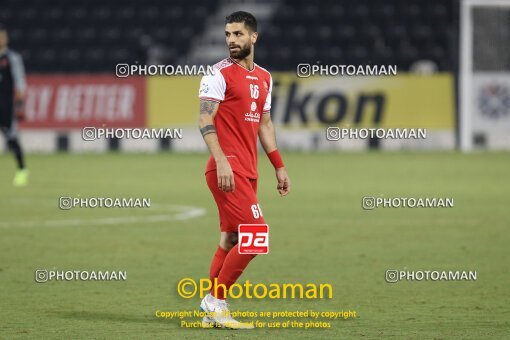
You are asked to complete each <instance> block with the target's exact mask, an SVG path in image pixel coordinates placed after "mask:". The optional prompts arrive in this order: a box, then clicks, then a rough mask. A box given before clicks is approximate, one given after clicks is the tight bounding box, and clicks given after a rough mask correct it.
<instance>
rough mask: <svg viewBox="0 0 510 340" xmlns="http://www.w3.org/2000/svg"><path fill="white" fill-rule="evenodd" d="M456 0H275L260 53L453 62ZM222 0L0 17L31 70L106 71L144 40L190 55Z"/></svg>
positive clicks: (34, 9) (134, 55) (32, 6)
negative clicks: (189, 51)
mask: <svg viewBox="0 0 510 340" xmlns="http://www.w3.org/2000/svg"><path fill="white" fill-rule="evenodd" d="M456 1H457V0H427V1H423V0H385V1H378V0H356V1H352V0H324V1H320V2H319V1H308V0H281V1H280V2H279V4H278V5H277V7H276V10H275V12H274V13H273V15H272V17H271V18H269V19H270V20H269V22H267V21H266V22H264V25H263V26H262V25H261V27H260V32H261V35H260V37H259V42H258V45H257V62H258V63H259V64H261V65H264V66H266V67H267V68H269V69H271V70H293V69H295V65H296V63H302V62H317V61H320V62H321V63H324V64H328V63H335V64H342V63H344V64H345V63H353V64H363V63H372V64H377V63H379V64H380V63H385V64H388V63H389V64H397V65H398V67H399V69H400V70H405V69H407V68H408V67H409V65H411V64H412V63H413V62H414V61H416V60H419V59H430V60H433V61H435V62H436V63H437V64H438V65H439V69H440V70H441V71H448V70H452V68H453V67H454V65H453V60H454V59H455V58H454V55H453V53H454V52H453V51H455V47H454V46H452V44H451V43H450V42H451V41H453V37H454V35H455V34H456V23H455V20H454V17H455V11H454V6H455V5H456ZM218 3H219V0H211V1H209V0H208V1H205V0H204V1H190V0H172V1H167V0H145V1H138V0H110V1H106V0H73V1H68V0H45V1H39V0H23V1H19V0H3V4H2V9H1V10H0V22H2V23H4V24H5V25H6V26H7V27H8V28H9V34H10V37H11V46H12V47H13V48H14V49H18V50H19V51H20V52H22V54H23V55H24V57H25V62H26V66H27V69H28V70H29V71H31V72H38V73H44V72H112V67H114V65H115V64H116V63H122V62H126V63H133V62H135V61H137V62H144V61H145V60H144V58H146V48H147V45H148V44H149V45H150V44H157V45H158V46H164V47H165V48H166V50H167V51H168V52H167V57H168V58H169V60H171V61H176V60H178V58H180V57H183V56H185V55H186V53H187V51H188V50H189V48H190V43H191V41H192V40H193V39H192V38H193V37H195V36H196V35H198V34H201V33H203V30H204V23H205V21H206V19H207V17H208V16H210V15H212V14H214V13H215V10H216V9H217V8H218V6H219V5H218Z"/></svg>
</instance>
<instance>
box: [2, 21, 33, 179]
mask: <svg viewBox="0 0 510 340" xmlns="http://www.w3.org/2000/svg"><path fill="white" fill-rule="evenodd" d="M8 42H9V38H8V35H7V29H6V27H5V26H3V25H2V24H0V130H2V133H3V134H4V136H5V137H6V139H7V146H8V147H9V150H11V151H12V153H13V154H14V156H15V157H16V162H17V167H18V170H17V172H16V175H15V177H14V181H13V182H14V185H15V186H25V185H27V184H28V170H27V169H26V168H25V162H24V159H23V151H22V149H21V145H20V143H19V139H18V133H17V129H16V125H17V120H18V118H23V105H24V101H25V94H26V87H27V86H26V79H25V68H24V66H23V60H22V58H21V56H20V55H19V54H18V53H16V52H14V51H12V50H10V49H9V48H8V47H7V44H8Z"/></svg>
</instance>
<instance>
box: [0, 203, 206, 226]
mask: <svg viewBox="0 0 510 340" xmlns="http://www.w3.org/2000/svg"><path fill="white" fill-rule="evenodd" d="M153 207H154V205H153V206H152V207H151V208H153ZM157 207H160V208H163V209H165V208H166V209H168V208H170V209H171V210H179V211H176V212H174V213H173V214H158V215H146V216H126V217H103V218H95V219H86V218H79V219H67V220H65V219H61V220H43V221H19V222H0V228H4V229H6V228H13V227H14V228H18V227H23V228H30V227H66V226H76V225H85V224H86V225H112V224H129V223H156V222H168V221H184V220H188V219H192V218H197V217H200V216H203V215H205V214H206V211H205V209H202V208H198V207H191V206H185V205H166V206H163V205H158V206H157ZM75 209H79V208H75ZM166 209H165V210H166ZM64 213H65V212H64Z"/></svg>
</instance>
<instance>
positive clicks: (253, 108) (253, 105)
mask: <svg viewBox="0 0 510 340" xmlns="http://www.w3.org/2000/svg"><path fill="white" fill-rule="evenodd" d="M251 110H252V111H257V103H255V102H251Z"/></svg>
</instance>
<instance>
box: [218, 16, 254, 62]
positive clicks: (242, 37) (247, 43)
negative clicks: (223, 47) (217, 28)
mask: <svg viewBox="0 0 510 340" xmlns="http://www.w3.org/2000/svg"><path fill="white" fill-rule="evenodd" d="M225 38H226V41H227V47H228V49H229V52H230V57H232V58H234V59H244V58H246V57H247V56H249V55H250V53H251V51H252V48H253V45H254V44H255V42H256V41H257V32H250V31H249V30H248V29H247V28H246V26H245V25H244V22H241V23H239V22H234V23H231V24H226V25H225Z"/></svg>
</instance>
